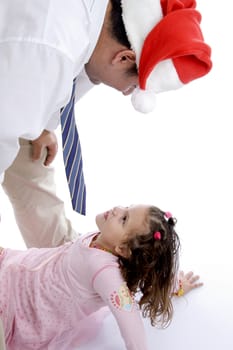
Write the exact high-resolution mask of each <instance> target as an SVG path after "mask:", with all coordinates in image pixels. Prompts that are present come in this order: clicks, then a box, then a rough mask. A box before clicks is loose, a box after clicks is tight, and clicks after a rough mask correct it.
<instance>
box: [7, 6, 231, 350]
mask: <svg viewBox="0 0 233 350" xmlns="http://www.w3.org/2000/svg"><path fill="white" fill-rule="evenodd" d="M230 5H231V2H230V0H222V1H221V3H220V2H219V1H216V0H206V1H203V0H202V1H201V0H199V2H198V8H199V9H200V11H201V13H202V15H203V21H202V28H203V32H204V34H205V39H206V41H207V42H208V43H209V44H210V45H211V46H212V50H213V55H212V59H213V69H212V71H211V73H210V74H208V75H207V76H206V77H204V78H202V79H200V80H197V81H195V82H192V83H191V84H190V85H188V86H186V87H185V88H183V89H181V90H177V91H175V92H169V93H165V94H161V95H159V96H158V98H157V109H156V111H155V112H154V113H152V114H151V115H140V114H139V113H137V112H135V111H134V110H133V108H132V107H131V104H130V98H128V97H123V96H121V94H120V93H119V92H116V91H114V90H113V89H109V88H107V87H104V86H99V87H96V88H94V89H93V90H92V91H91V92H90V93H89V94H88V95H87V96H85V97H84V98H83V99H82V101H80V103H79V104H78V105H77V107H76V119H77V123H78V126H79V133H80V138H81V143H82V151H83V157H84V169H85V179H86V185H87V217H86V218H84V217H80V216H79V215H78V214H75V213H73V212H72V210H71V208H70V202H69V198H68V190H67V187H66V184H65V179H64V169H63V165H62V158H61V157H62V156H61V153H60V152H59V155H58V157H57V159H56V161H55V166H56V168H57V169H58V171H57V182H58V193H59V195H60V196H62V198H64V200H65V202H66V208H67V209H66V210H67V215H68V216H69V217H70V218H71V219H72V220H73V222H74V225H75V226H76V227H77V229H78V230H79V231H84V232H86V231H87V230H92V229H93V228H95V223H94V217H95V214H96V213H97V212H100V211H102V210H106V209H108V208H110V207H112V206H114V205H117V204H121V205H128V204H131V203H152V204H155V205H158V206H159V207H161V208H162V209H164V210H169V211H171V212H172V213H173V214H174V216H176V217H177V219H178V224H177V231H178V232H179V234H180V237H181V243H182V254H181V266H182V268H183V269H184V270H189V269H193V270H194V271H195V272H197V273H199V274H200V275H201V277H202V280H203V281H204V283H205V285H204V287H202V288H201V289H199V290H196V291H194V292H192V293H191V294H190V295H189V296H187V298H186V299H183V298H182V299H179V300H177V301H175V315H174V320H173V322H172V324H171V326H170V327H169V328H168V329H166V330H164V331H162V330H154V329H153V328H152V327H150V325H149V323H148V322H147V321H145V325H146V329H147V332H148V339H149V344H150V349H160V350H163V349H164V350H165V349H166V350H167V349H168V348H172V349H175V350H178V349H179V350H186V349H187V348H188V349H189V350H194V349H195V350H196V349H200V350H206V349H211V350H219V349H224V350H232V349H233V335H232V334H233V320H232V318H233V301H232V299H233V280H232V276H233V260H232V236H233V227H232V221H233V220H232V219H233V214H232V209H233V185H232V180H233V170H232V153H233V137H232V134H233V133H232V121H231V119H232V117H233V113H232V110H233V108H232V103H231V100H232V92H231V85H232V78H233V69H232V62H233V54H232V37H231V33H232V28H231V27H230V23H231V21H232V15H231V11H230V8H231V7H230ZM58 135H59V130H58ZM0 205H1V214H2V223H1V225H0V230H1V236H0V244H1V245H3V246H9V247H14V248H20V247H24V244H23V242H22V240H21V237H20V234H19V232H18V231H17V227H16V225H15V223H14V218H13V214H12V210H11V207H10V205H9V203H8V201H7V198H6V197H5V196H4V194H3V193H1V203H0ZM114 323H115V321H114V320H113V319H112V317H111V316H110V317H108V319H106V322H105V326H104V328H103V331H102V332H101V334H100V335H99V338H98V339H97V340H96V342H95V343H92V344H89V345H87V346H85V347H83V348H82V350H84V349H85V350H87V349H88V350H89V349H100V348H101V350H105V349H106V350H116V349H117V350H119V349H123V348H124V347H123V345H122V342H121V339H120V335H119V333H118V331H117V332H116V333H115V328H114V327H112V326H113V324H114Z"/></svg>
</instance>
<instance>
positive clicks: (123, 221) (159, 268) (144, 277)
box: [0, 205, 201, 350]
mask: <svg viewBox="0 0 233 350" xmlns="http://www.w3.org/2000/svg"><path fill="white" fill-rule="evenodd" d="M175 223H176V220H175V219H174V218H173V217H172V215H171V214H170V213H166V212H163V211H161V210H160V209H158V208H156V207H154V206H149V205H133V206H130V207H114V208H113V209H111V210H109V211H107V212H105V213H103V214H99V215H97V216H96V224H97V227H98V231H97V232H94V233H88V234H85V235H83V236H81V237H79V238H78V239H77V240H76V241H74V242H69V243H65V244H64V245H62V246H60V247H56V248H30V249H28V250H26V251H18V250H11V249H3V248H1V254H0V283H1V288H0V317H1V319H2V322H3V327H4V333H5V339H6V348H7V350H19V349H24V350H32V349H36V350H45V349H48V350H55V349H56V350H73V349H77V348H78V346H79V345H80V344H81V343H82V342H83V341H86V340H88V339H89V338H90V337H91V336H93V335H94V334H95V332H96V331H97V330H98V325H99V323H98V321H99V320H100V319H101V317H103V316H104V312H105V308H103V307H104V306H106V305H107V306H108V307H109V308H110V310H111V311H112V313H113V315H114V316H115V318H116V320H117V323H118V326H119V328H120V331H121V335H122V337H123V339H124V342H125V346H126V348H127V349H128V350H146V349H147V345H146V337H145V333H144V329H143V323H142V320H141V315H140V310H141V311H142V314H143V316H144V317H149V318H150V320H151V323H152V325H155V324H159V323H160V324H162V325H163V326H166V325H168V324H169V322H170V321H171V318H172V301H171V296H172V294H174V291H175V294H177V295H182V294H183V293H184V292H187V291H189V290H191V289H192V288H195V287H197V286H199V285H201V284H200V283H198V276H194V275H192V273H189V274H187V275H184V274H181V278H182V281H183V285H181V284H180V285H179V287H178V290H176V289H175V288H176V285H177V283H176V281H177V269H178V255H179V245H180V243H179V238H178V236H177V234H176V232H175V229H174V227H175ZM182 281H181V282H182ZM98 310H99V311H98Z"/></svg>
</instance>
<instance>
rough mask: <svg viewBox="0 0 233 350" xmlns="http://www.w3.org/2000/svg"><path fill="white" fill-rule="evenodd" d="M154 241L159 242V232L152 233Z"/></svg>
mask: <svg viewBox="0 0 233 350" xmlns="http://www.w3.org/2000/svg"><path fill="white" fill-rule="evenodd" d="M154 239H155V240H156V241H160V240H161V233H160V232H159V231H156V232H155V233H154Z"/></svg>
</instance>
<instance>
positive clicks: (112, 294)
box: [93, 267, 148, 350]
mask: <svg viewBox="0 0 233 350" xmlns="http://www.w3.org/2000/svg"><path fill="white" fill-rule="evenodd" d="M93 283H94V289H95V291H96V292H97V293H98V294H99V295H100V297H101V298H102V299H103V300H104V302H105V303H106V304H107V305H108V307H109V308H110V310H111V312H112V313H113V315H114V317H115V319H116V321H117V324H118V326H119V329H120V332H121V336H122V338H123V340H124V342H125V346H126V349H127V350H147V349H148V347H147V344H146V335H145V330H144V325H143V322H142V318H141V313H140V311H139V308H138V305H137V303H136V301H135V300H134V298H133V297H132V295H131V294H130V291H129V289H128V287H127V286H126V284H125V282H124V281H123V279H122V277H121V275H120V271H119V269H118V267H106V268H105V269H102V270H101V271H100V272H99V273H98V274H97V275H96V277H95V279H94V282H93Z"/></svg>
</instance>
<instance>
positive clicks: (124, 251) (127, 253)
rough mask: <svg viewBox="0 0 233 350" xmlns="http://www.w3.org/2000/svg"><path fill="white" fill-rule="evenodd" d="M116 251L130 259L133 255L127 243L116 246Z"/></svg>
mask: <svg viewBox="0 0 233 350" xmlns="http://www.w3.org/2000/svg"><path fill="white" fill-rule="evenodd" d="M115 252H116V254H117V255H120V256H122V257H123V258H126V259H128V258H129V257H130V255H131V251H130V250H129V248H128V247H127V246H126V245H119V246H116V247H115Z"/></svg>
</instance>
